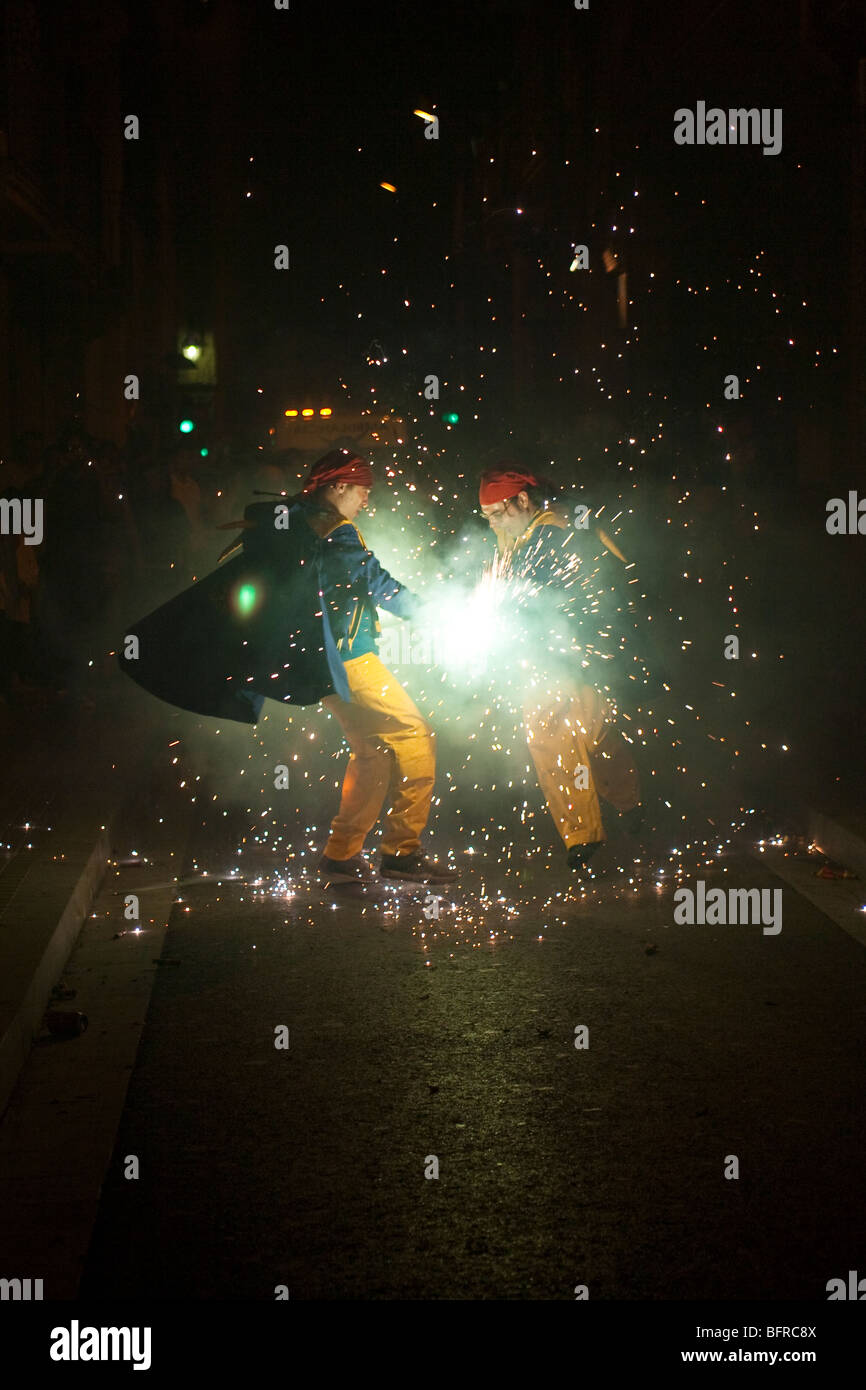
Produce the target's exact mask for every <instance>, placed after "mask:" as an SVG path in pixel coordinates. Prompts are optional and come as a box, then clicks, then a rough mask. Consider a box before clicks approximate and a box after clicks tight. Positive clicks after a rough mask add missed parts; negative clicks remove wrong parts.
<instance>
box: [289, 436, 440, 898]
mask: <svg viewBox="0 0 866 1390" xmlns="http://www.w3.org/2000/svg"><path fill="white" fill-rule="evenodd" d="M372 484H373V474H372V471H371V469H370V465H369V464H368V463H366V462H365V461H364V460H363V459H360V458H358V457H357V455H355V454H352V453H350V452H348V451H346V450H343V449H337V450H334V451H333V452H332V453H330V454H327V455H326V456H325V457H324V458H322V459H319V461H318V463H316V464H314V466H313V468H312V469H311V470H310V474H309V476H308V477H307V479H306V482H305V483H304V486H303V489H302V491H301V494H300V495H299V496H298V497H297V498H293V499H291V501H292V503H293V504H294V506H293V508H292V509H291V510H290V513H289V515H290V518H291V519H292V520H294V514H295V513H299V514H300V517H302V518H303V520H304V521H306V522H307V524H308V525H309V526H310V527H311V528H312V530H313V531H314V532H315V533H316V534H317V535H318V536H319V537H321V538H322V539H323V540H324V541H325V546H324V551H323V556H322V561H321V573H322V576H323V578H322V584H323V587H322V597H323V600H324V605H325V611H326V613H327V616H328V620H329V623H330V628H331V631H332V633H333V635H334V638H335V641H336V649H337V653H338V654H339V658H340V660H341V661H342V663H343V669H344V673H345V678H346V681H347V682H348V689H349V695H350V700H348V701H347V700H345V699H343V698H341V696H340V695H329V696H327V697H326V698H325V699H324V700H323V701H322V703H323V704H324V705H325V706H326V708H327V709H329V710H330V711H331V713H332V714H333V715H334V717H335V719H337V721H338V722H339V724H340V726H341V727H342V730H343V734H344V735H345V738H346V742H347V743H348V745H349V748H350V750H351V751H350V756H349V765H348V767H347V769H346V774H345V777H344V779H343V792H342V798H341V801H340V809H339V811H338V812H337V814H336V816H335V817H334V820H333V821H332V823H331V833H330V838H329V839H328V842H327V844H326V846H325V851H324V854H323V856H322V859H321V861H320V863H319V872H320V874H321V876H322V877H323V878H324V879H326V880H328V881H330V882H352V881H353V880H355V879H363V878H365V877H367V876H368V875H369V870H368V869H367V865H366V861H365V860H364V859H363V856H362V854H361V850H362V848H363V845H364V841H365V840H366V838H367V835H368V834H369V833H370V831H371V830H372V829H373V826H374V825H375V823H376V821H377V820H378V818H379V814H380V812H381V810H382V807H383V805H384V803H385V798H386V796H387V797H388V800H389V807H388V809H387V812H386V816H385V821H384V829H383V835H382V847H381V848H382V858H381V864H380V874H381V876H382V878H386V879H405V880H409V881H410V882H415V883H450V882H452V881H453V880H454V879H456V878H457V872H456V870H454V869H450V868H448V867H447V866H445V865H442V864H439V863H436V862H434V861H431V860H430V859H428V858H427V857H426V856H425V855H424V854H423V853H422V852H421V832H422V831H423V829H424V827H425V826H426V824H427V818H428V816H429V814H430V803H431V799H432V795H433V782H434V777H435V772H436V757H435V736H434V733H433V730H432V729H431V727H430V725H429V724H428V723H427V721H426V720H425V719H424V718H423V716H422V715H421V713H420V712H419V710H418V709H417V708H416V706H415V704H414V703H413V701H412V700H411V699H410V698H409V695H408V694H407V692H406V691H405V690H404V689H403V687H402V685H400V683H399V681H397V680H396V678H395V677H394V676H393V675H392V674H391V672H390V671H389V670H388V669H387V667H386V666H384V665H383V663H382V662H381V661H380V660H379V655H378V634H379V620H378V617H377V612H376V609H377V606H380V605H381V606H384V607H385V608H387V609H388V610H389V612H392V613H394V614H396V616H398V617H401V618H412V617H415V616H417V615H418V612H419V609H420V606H421V601H420V599H418V598H417V597H416V596H415V595H414V594H412V593H411V592H410V591H409V590H408V589H407V588H406V587H405V586H404V585H403V584H400V583H399V582H398V581H397V580H396V579H394V578H392V576H391V575H390V574H388V572H387V571H386V570H384V569H383V568H382V566H381V565H380V564H379V561H378V560H377V559H376V556H375V555H374V554H373V553H372V551H370V550H368V548H367V545H366V543H365V541H364V538H363V536H362V535H361V533H360V531H359V530H358V528H357V526H356V525H355V524H354V522H355V517H356V516H357V515H358V513H359V511H361V510H363V509H364V508H365V507H366V506H367V501H368V499H369V496H370V489H371V487H372ZM300 517H299V519H300ZM335 684H336V685H337V686H338V688H343V689H345V687H344V686H343V683H342V681H340V682H335Z"/></svg>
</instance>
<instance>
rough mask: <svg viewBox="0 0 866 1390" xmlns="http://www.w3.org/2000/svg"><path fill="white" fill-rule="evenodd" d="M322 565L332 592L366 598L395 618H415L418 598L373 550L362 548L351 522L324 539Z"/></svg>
mask: <svg viewBox="0 0 866 1390" xmlns="http://www.w3.org/2000/svg"><path fill="white" fill-rule="evenodd" d="M323 564H324V567H325V573H326V574H327V577H328V579H329V581H330V583H331V584H333V586H334V587H335V588H341V587H342V588H344V590H345V591H347V592H350V593H352V594H353V595H354V596H355V597H357V598H368V599H370V601H371V602H372V603H374V604H375V605H376V607H377V608H387V609H388V612H389V613H394V614H396V616H397V617H398V618H412V617H414V616H415V614H416V613H417V611H418V609H419V608H420V606H421V600H420V598H419V597H418V596H417V594H413V593H412V591H411V590H410V589H407V588H406V586H405V584H401V583H400V582H399V580H397V579H394V577H393V576H392V575H390V574H389V573H388V571H387V570H385V569H383V568H382V566H381V565H380V564H379V561H378V560H377V559H376V556H375V555H374V554H373V552H372V550H367V548H366V546H364V545H362V544H361V537H360V536H359V534H358V532H357V530H356V529H355V527H354V526H353V525H352V524H351V522H344V523H343V525H342V526H338V527H337V529H336V530H335V531H332V532H331V534H330V535H329V536H328V537H327V539H326V542H325V552H324V557H323Z"/></svg>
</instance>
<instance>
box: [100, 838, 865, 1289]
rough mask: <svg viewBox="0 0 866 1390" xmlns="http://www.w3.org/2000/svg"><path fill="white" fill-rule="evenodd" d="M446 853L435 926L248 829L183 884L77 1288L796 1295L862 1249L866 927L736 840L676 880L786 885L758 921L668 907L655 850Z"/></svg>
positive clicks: (208, 856) (839, 1271)
mask: <svg viewBox="0 0 866 1390" xmlns="http://www.w3.org/2000/svg"><path fill="white" fill-rule="evenodd" d="M235 829H236V827H232V825H231V819H230V818H229V819H223V820H222V821H221V822H219V823H218V822H217V821H216V820H214V821H212V822H206V823H205V824H204V825H202V826H201V827H200V829H199V833H198V842H197V844H196V845H195V846H194V852H195V857H196V860H197V863H198V864H199V865H200V866H201V865H204V866H209V867H210V869H211V871H212V872H213V871H214V870H218V868H219V865H220V864H221V863H226V864H227V863H228V862H229V860H230V846H231V843H232V835H233V833H234V830H235ZM220 837H222V840H221V839H220ZM623 854H624V851H623V846H622V845H621V844H616V843H613V844H612V846H611V851H610V853H609V856H608V857H609V862H610V864H611V865H614V864H615V863H616V861H617V859H618V858H619V859H620V860H622V857H623ZM235 862H237V861H235ZM461 862H462V863H463V864H465V865H467V868H466V869H465V870H464V873H463V877H462V881H461V887H460V890H459V891H457V892H454V891H450V890H446V892H445V897H444V899H443V901H442V902H441V904H440V908H439V912H440V916H439V919H438V921H437V920H435V919H434V918H432V917H427V916H425V912H424V906H425V902H426V903H427V910H428V912H432V910H433V909H432V906H431V904H430V902H429V900H428V899H427V898H426V897H425V891H424V890H419V891H417V892H413V891H411V890H407V889H405V888H404V889H400V890H398V891H396V892H394V893H377V894H376V895H372V896H370V897H366V898H365V897H347V896H346V895H345V894H342V895H340V894H334V893H333V892H328V891H326V890H322V889H321V888H320V887H318V886H316V885H315V884H313V883H312V882H311V881H310V880H308V879H307V878H305V877H304V876H303V874H302V873H300V872H299V870H298V868H297V866H296V865H295V866H294V867H293V868H292V871H291V873H290V875H289V879H288V886H286V884H285V883H281V881H280V880H279V878H278V877H277V876H276V875H275V871H274V859H273V856H268V855H265V854H263V853H260V854H259V856H258V860H257V859H256V854H255V853H254V852H250V853H249V854H247V856H246V857H245V859H244V861H243V875H244V878H245V880H246V881H245V882H225V881H224V882H222V883H221V884H218V883H216V882H215V881H214V880H213V879H210V878H209V879H208V880H207V881H203V882H201V883H200V884H192V885H189V886H186V887H184V888H182V890H181V894H182V897H183V900H184V901H183V902H182V903H178V904H177V905H176V906H175V909H174V913H173V916H172V919H171V923H170V928H169V933H168V936H167V939H166V943H165V950H164V959H165V961H166V962H167V963H166V964H165V965H164V966H163V968H162V969H161V970H160V971H158V972H157V978H156V982H155V987H154V994H153V997H152V1001H151V1007H150V1011H149V1014H148V1018H147V1023H146V1027H145V1032H144V1036H143V1040H142V1045H141V1048H140V1051H139V1055H138V1059H137V1064H136V1067H135V1070H134V1073H133V1076H132V1080H131V1084H130V1088H129V1092H128V1096H127V1103H126V1107H125V1111H124V1114H123V1117H122V1122H121V1126H120V1131H119V1135H118V1140H117V1144H116V1147H115V1152H114V1156H113V1160H112V1163H111V1167H110V1169H109V1173H108V1175H107V1178H106V1182H105V1186H104V1189H103V1194H102V1201H101V1206H100V1211H99V1218H98V1221H97V1224H96V1227H95V1230H94V1235H93V1240H92V1244H91V1248H90V1252H89V1256H88V1260H87V1265H86V1270H85V1275H84V1279H83V1282H82V1285H81V1289H80V1296H81V1297H83V1298H92V1299H98V1300H102V1299H117V1298H135V1299H142V1298H158V1299H159V1298H162V1299H178V1300H185V1299H256V1300H259V1299H264V1300H272V1299H273V1298H274V1297H275V1292H274V1291H275V1289H276V1288H277V1287H278V1286H283V1285H284V1286H286V1287H287V1289H288V1292H289V1295H290V1297H291V1298H293V1299H359V1300H371V1299H376V1300H378V1299H418V1300H424V1299H472V1300H475V1299H485V1300H486V1299H573V1298H574V1297H575V1292H574V1291H575V1287H576V1286H577V1285H585V1286H586V1287H587V1290H588V1295H589V1297H590V1298H591V1299H634V1300H637V1299H641V1300H644V1299H646V1300H667V1299H723V1300H729V1299H734V1300H736V1299H770V1300H778V1299H806V1300H814V1299H825V1298H826V1293H825V1286H826V1283H827V1280H828V1279H830V1278H833V1277H836V1276H837V1275H843V1276H844V1274H845V1272H846V1271H847V1270H848V1269H850V1268H857V1267H858V1264H857V1262H858V1260H860V1261H861V1263H862V1258H863V1249H864V1236H866V1221H864V1208H863V1203H862V1201H861V1199H860V1192H861V1190H862V1154H863V1149H864V1139H866V1097H864V1091H863V1087H862V1065H863V1043H862V1038H863V1033H864V1030H863V1022H864V1012H866V1005H864V1000H866V954H864V950H863V947H862V946H861V945H860V944H858V943H857V942H856V941H855V940H854V939H852V937H851V936H849V935H848V934H846V932H844V931H843V930H841V929H840V928H839V927H838V926H836V925H835V924H834V923H833V922H832V921H830V920H829V919H828V918H827V917H825V916H824V915H823V914H822V913H821V912H820V911H818V909H817V908H815V907H813V906H811V905H810V904H809V903H808V902H806V901H805V900H804V899H803V898H801V897H799V896H798V895H797V893H796V892H795V891H794V889H792V888H790V887H789V886H787V885H784V884H781V883H780V882H779V880H778V879H776V878H774V876H773V874H772V873H771V872H770V871H769V870H768V868H767V866H766V865H765V864H763V863H758V862H757V861H756V860H755V859H753V858H751V857H750V856H748V855H747V854H746V853H745V852H740V851H734V852H732V853H730V854H728V855H727V856H726V857H724V859H723V860H722V861H721V863H720V865H719V866H717V867H716V868H715V869H706V870H702V871H698V870H697V868H696V867H695V872H694V873H692V872H691V871H690V869H689V866H688V865H686V866H685V877H684V878H683V882H684V883H688V882H691V881H692V879H693V878H694V877H697V876H702V877H704V878H705V879H707V880H708V881H712V882H713V883H719V882H722V881H724V884H725V886H735V887H736V886H744V887H759V888H760V887H782V888H783V892H784V898H783V903H784V925H783V929H782V931H781V932H780V933H779V934H778V935H775V936H772V935H765V934H764V933H763V931H762V929H761V926H760V925H742V926H706V925H704V926H699V925H695V926H676V925H674V922H673V901H672V890H671V887H670V886H668V887H667V888H658V887H656V886H655V885H656V882H657V880H656V877H655V875H654V874H653V873H651V872H649V870H648V868H647V864H646V862H644V864H643V866H642V867H641V868H640V869H639V870H637V871H636V875H637V880H639V879H640V877H641V876H643V878H644V881H643V882H641V881H636V882H635V883H633V884H628V883H627V882H626V877H627V876H625V875H618V874H617V873H616V872H615V871H614V872H613V874H612V876H608V877H606V878H599V879H598V880H597V881H596V882H595V883H593V884H590V885H589V886H588V889H587V891H586V893H585V895H584V896H583V897H581V895H580V894H579V893H576V892H575V890H574V887H573V885H572V886H571V899H570V900H568V899H566V898H563V897H562V896H561V895H562V894H563V893H564V892H566V891H567V890H568V889H569V886H570V883H571V881H570V879H569V877H568V875H567V871H566V870H565V869H564V867H563V865H562V862H561V857H560V856H556V858H555V859H553V858H552V859H550V860H549V861H547V862H546V861H545V860H544V858H543V856H542V855H541V854H539V853H538V852H537V851H536V852H535V853H534V857H533V858H530V859H521V858H520V847H519V844H518V847H517V850H516V852H515V854H514V855H513V857H512V859H511V861H510V865H509V866H506V865H505V864H504V863H502V862H499V861H498V858H497V855H496V852H495V850H491V853H490V856H489V858H488V859H487V860H483V859H482V858H481V856H476V857H474V858H473V859H469V858H466V857H465V858H464V859H463V860H462V861H461ZM722 866H724V870H725V872H724V873H723V872H722ZM257 875H260V876H261V882H260V883H259V885H258V886H257V887H256V886H254V885H253V883H252V880H254V879H255V878H256V876H257ZM440 891H441V890H440ZM287 893H289V894H291V896H287ZM557 895H560V896H557ZM168 962H177V963H176V964H171V963H168ZM281 1025H284V1026H285V1027H286V1028H287V1029H288V1030H289V1034H288V1037H289V1046H288V1048H287V1049H284V1050H278V1049H277V1048H275V1046H274V1041H275V1030H276V1029H278V1028H279V1027H280V1026H281ZM581 1025H582V1026H584V1027H585V1028H586V1029H588V1046H587V1047H584V1048H577V1047H575V1036H576V1035H575V1029H576V1028H578V1027H580V1026H581ZM131 1154H135V1155H137V1156H138V1158H139V1160H140V1164H141V1176H140V1178H139V1179H138V1180H137V1181H129V1180H127V1179H126V1178H125V1177H124V1160H125V1157H126V1156H127V1155H131ZM729 1156H735V1157H736V1158H737V1159H738V1163H739V1178H738V1179H731V1178H726V1177H725V1170H726V1166H727V1167H728V1169H729V1170H730V1168H731V1164H730V1157H729ZM434 1158H435V1160H438V1177H432V1176H430V1177H428V1176H425V1171H426V1172H427V1173H430V1172H432V1171H433V1170H434V1168H435V1164H434V1163H433V1162H432V1160H433V1159H434Z"/></svg>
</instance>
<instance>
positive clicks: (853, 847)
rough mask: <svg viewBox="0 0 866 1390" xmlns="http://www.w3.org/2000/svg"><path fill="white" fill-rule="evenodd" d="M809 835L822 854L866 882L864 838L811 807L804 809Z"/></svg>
mask: <svg viewBox="0 0 866 1390" xmlns="http://www.w3.org/2000/svg"><path fill="white" fill-rule="evenodd" d="M804 810H805V812H806V819H807V824H808V829H809V835H810V836H811V838H812V839H813V840H814V841H815V844H816V845H818V847H819V848H820V849H821V850H823V852H824V853H825V854H826V855H828V856H829V857H830V859H835V860H836V861H837V863H839V864H844V865H845V867H846V868H848V869H853V870H854V871H855V872H856V873H858V874H859V875H860V877H861V878H862V879H864V880H866V838H864V836H863V835H862V834H860V833H859V832H858V831H857V830H854V829H852V828H851V827H850V826H848V825H845V824H844V823H843V822H842V821H839V820H834V819H833V818H832V817H831V816H828V815H826V814H825V813H824V812H823V811H818V810H816V809H815V807H813V806H806V807H804Z"/></svg>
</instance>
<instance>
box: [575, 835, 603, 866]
mask: <svg viewBox="0 0 866 1390" xmlns="http://www.w3.org/2000/svg"><path fill="white" fill-rule="evenodd" d="M603 844H604V840H590V841H589V844H586V845H571V846H570V848H569V851H568V867H569V868H570V869H585V868H586V866H587V864H588V863H589V861H590V859H591V858H592V856H593V855H594V854H595V852H596V851H597V850H600V849H601V847H602V845H603Z"/></svg>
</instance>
